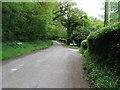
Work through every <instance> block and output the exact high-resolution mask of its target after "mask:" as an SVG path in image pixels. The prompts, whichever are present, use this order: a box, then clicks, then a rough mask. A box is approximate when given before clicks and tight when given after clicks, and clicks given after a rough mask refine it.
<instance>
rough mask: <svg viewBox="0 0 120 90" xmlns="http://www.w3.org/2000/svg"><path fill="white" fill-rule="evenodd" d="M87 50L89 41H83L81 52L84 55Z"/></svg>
mask: <svg viewBox="0 0 120 90" xmlns="http://www.w3.org/2000/svg"><path fill="white" fill-rule="evenodd" d="M86 49H87V40H83V41H82V42H81V49H80V52H81V53H82V54H83V53H84V51H85V50H86Z"/></svg>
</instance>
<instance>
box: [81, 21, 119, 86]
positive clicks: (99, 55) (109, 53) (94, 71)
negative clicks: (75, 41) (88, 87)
mask: <svg viewBox="0 0 120 90" xmlns="http://www.w3.org/2000/svg"><path fill="white" fill-rule="evenodd" d="M118 25H119V23H117V24H114V25H113V26H108V27H104V28H102V29H100V30H97V31H95V32H92V33H91V34H90V35H89V36H88V37H87V42H86V43H87V49H86V47H85V46H84V43H85V41H83V42H82V45H81V47H82V48H81V49H83V51H84V53H83V55H84V56H85V57H86V62H85V64H84V65H83V68H84V69H86V70H87V73H88V75H87V76H88V78H89V79H90V81H91V84H92V86H93V87H94V88H118V87H120V85H119V83H120V78H119V76H120V65H119V64H120V28H118ZM84 49H85V50H84Z"/></svg>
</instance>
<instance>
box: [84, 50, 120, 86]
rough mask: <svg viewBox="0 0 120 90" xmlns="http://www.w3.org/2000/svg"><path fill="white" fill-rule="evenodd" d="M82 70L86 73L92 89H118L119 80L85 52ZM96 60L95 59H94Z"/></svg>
mask: <svg viewBox="0 0 120 90" xmlns="http://www.w3.org/2000/svg"><path fill="white" fill-rule="evenodd" d="M84 55H85V56H86V60H85V62H84V64H83V68H84V69H85V70H86V71H87V78H88V80H89V81H90V84H91V87H92V88H119V87H120V84H119V83H120V78H119V77H118V76H117V75H116V74H115V73H113V72H111V71H110V69H109V68H108V67H106V66H105V65H104V64H100V63H98V62H97V61H96V60H95V59H93V58H92V57H91V56H88V54H87V52H85V53H84ZM96 59H97V58H96Z"/></svg>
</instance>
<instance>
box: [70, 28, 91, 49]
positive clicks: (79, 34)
mask: <svg viewBox="0 0 120 90" xmlns="http://www.w3.org/2000/svg"><path fill="white" fill-rule="evenodd" d="M88 34H89V31H88V30H85V29H84V30H83V29H81V30H78V31H74V32H73V35H72V39H73V40H74V41H75V43H76V44H77V45H78V46H79V47H80V43H81V42H82V41H83V40H85V39H86V38H87V36H88Z"/></svg>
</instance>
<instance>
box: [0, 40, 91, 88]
mask: <svg viewBox="0 0 120 90" xmlns="http://www.w3.org/2000/svg"><path fill="white" fill-rule="evenodd" d="M83 61H84V60H83V57H82V56H81V55H80V53H79V51H78V50H77V49H71V48H67V47H64V46H62V45H61V44H60V43H58V42H57V41H53V45H52V46H50V47H49V48H47V49H43V50H39V51H36V52H33V53H30V54H27V55H22V56H20V57H16V58H12V59H9V60H5V61H3V62H2V64H3V65H2V88H89V84H88V81H87V80H85V75H84V70H83V69H82V63H83Z"/></svg>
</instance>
